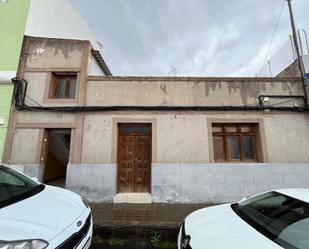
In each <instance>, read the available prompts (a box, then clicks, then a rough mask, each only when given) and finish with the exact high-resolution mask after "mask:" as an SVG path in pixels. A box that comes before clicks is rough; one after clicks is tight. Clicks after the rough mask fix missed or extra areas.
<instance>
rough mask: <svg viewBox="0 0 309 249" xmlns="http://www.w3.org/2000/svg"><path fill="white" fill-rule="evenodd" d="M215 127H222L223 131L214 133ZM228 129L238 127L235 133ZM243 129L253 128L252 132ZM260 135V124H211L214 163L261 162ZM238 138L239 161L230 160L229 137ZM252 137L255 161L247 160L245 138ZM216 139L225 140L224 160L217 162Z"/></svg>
mask: <svg viewBox="0 0 309 249" xmlns="http://www.w3.org/2000/svg"><path fill="white" fill-rule="evenodd" d="M215 127H221V131H214V128H215ZM226 127H236V131H235V132H231V131H226ZM241 127H251V131H247V132H244V131H242V130H241ZM258 135H259V123H252V122H233V123H230V122H212V123H211V141H212V149H213V151H212V156H213V162H215V163H244V162H248V163H250V162H251V163H252V162H253V163H254V162H259V158H260V156H259V151H258V143H259V142H258ZM233 136H235V137H238V138H239V142H238V150H239V159H232V158H230V148H229V144H228V137H233ZM247 136H248V137H252V138H253V156H254V159H245V150H244V143H243V137H247ZM214 137H221V138H223V152H224V160H217V159H216V157H215V146H214Z"/></svg>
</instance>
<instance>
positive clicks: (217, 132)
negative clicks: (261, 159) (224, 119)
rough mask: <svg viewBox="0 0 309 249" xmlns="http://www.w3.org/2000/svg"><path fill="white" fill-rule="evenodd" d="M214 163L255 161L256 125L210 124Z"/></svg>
mask: <svg viewBox="0 0 309 249" xmlns="http://www.w3.org/2000/svg"><path fill="white" fill-rule="evenodd" d="M212 135H213V151H214V160H215V161H216V162H238V161H257V150H256V136H257V124H215V123H214V124H212Z"/></svg>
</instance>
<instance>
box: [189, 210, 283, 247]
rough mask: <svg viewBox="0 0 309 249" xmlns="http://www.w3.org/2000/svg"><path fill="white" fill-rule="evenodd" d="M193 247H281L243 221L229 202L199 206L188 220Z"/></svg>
mask: <svg viewBox="0 0 309 249" xmlns="http://www.w3.org/2000/svg"><path fill="white" fill-rule="evenodd" d="M185 232H186V234H187V235H190V236H191V241H190V245H191V247H192V249H249V248H250V249H282V247H280V246H279V245H277V244H276V243H274V242H273V241H271V240H270V239H268V238H267V237H265V236H264V235H262V234H261V233H259V232H258V231H256V230H255V229H254V228H253V227H251V226H250V225H248V224H247V223H246V222H245V221H243V220H242V219H241V218H240V217H239V216H238V215H237V214H236V213H235V212H234V211H233V210H232V208H231V205H230V204H225V205H219V206H214V207H209V208H204V209H200V210H198V211H196V212H193V213H192V214H190V215H189V216H188V217H187V218H186V220H185Z"/></svg>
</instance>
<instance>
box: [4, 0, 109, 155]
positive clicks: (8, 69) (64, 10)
mask: <svg viewBox="0 0 309 249" xmlns="http://www.w3.org/2000/svg"><path fill="white" fill-rule="evenodd" d="M42 20H44V21H42ZM0 30H1V31H2V35H1V39H0V55H1V56H0V158H2V152H3V147H4V142H5V137H6V131H7V124H8V117H9V112H10V106H11V99H12V92H13V85H12V82H11V79H12V78H13V77H15V76H16V71H17V67H18V63H19V59H20V51H21V46H22V42H23V38H24V35H28V36H33V37H46V38H63V39H76V40H88V41H90V42H91V45H92V47H93V52H92V57H91V60H93V63H92V69H91V73H92V74H93V75H105V74H108V75H110V74H111V73H110V71H109V69H108V67H107V66H106V64H105V62H104V60H103V58H102V56H101V52H100V48H99V46H98V43H97V41H96V39H95V38H94V35H93V34H92V33H91V31H90V29H89V28H88V26H87V24H86V22H85V21H84V20H83V18H82V17H81V16H80V15H79V14H78V12H77V11H76V10H75V9H74V7H73V6H72V5H71V3H70V1H69V0H22V1H20V0H9V1H2V2H1V1H0ZM3 31H5V33H3ZM41 49H43V47H42V48H41ZM40 51H41V50H38V53H40ZM32 56H36V55H32Z"/></svg>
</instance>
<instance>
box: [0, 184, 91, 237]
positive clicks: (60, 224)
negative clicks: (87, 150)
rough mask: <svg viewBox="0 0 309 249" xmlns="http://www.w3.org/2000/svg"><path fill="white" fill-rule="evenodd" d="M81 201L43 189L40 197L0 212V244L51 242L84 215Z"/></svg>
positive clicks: (53, 189)
mask: <svg viewBox="0 0 309 249" xmlns="http://www.w3.org/2000/svg"><path fill="white" fill-rule="evenodd" d="M85 209H86V207H85V206H84V205H83V203H82V202H81V199H80V197H79V196H78V195H77V194H75V193H73V192H71V191H68V190H65V189H61V188H56V187H51V186H46V187H45V189H44V190H43V191H41V192H40V193H38V194H36V195H34V196H31V197H30V198H27V199H25V200H22V201H19V202H17V203H14V204H12V205H9V206H7V207H4V208H1V209H0V240H8V241H10V240H23V239H43V240H46V241H49V240H51V239H52V238H54V237H55V236H56V235H57V234H59V233H61V232H62V231H63V230H64V229H66V228H67V227H68V226H69V225H71V224H72V223H73V222H74V221H76V219H77V218H78V217H79V216H80V215H81V214H82V213H83V211H84V210H85Z"/></svg>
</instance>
